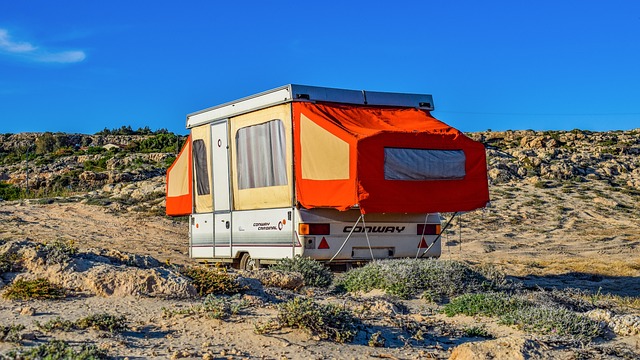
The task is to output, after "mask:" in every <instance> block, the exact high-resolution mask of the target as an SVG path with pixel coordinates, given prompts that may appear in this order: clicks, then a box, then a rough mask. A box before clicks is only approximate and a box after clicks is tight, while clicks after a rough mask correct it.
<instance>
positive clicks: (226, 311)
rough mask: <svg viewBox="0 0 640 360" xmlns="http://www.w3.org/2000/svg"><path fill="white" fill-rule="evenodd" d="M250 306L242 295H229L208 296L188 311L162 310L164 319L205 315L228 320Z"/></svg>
mask: <svg viewBox="0 0 640 360" xmlns="http://www.w3.org/2000/svg"><path fill="white" fill-rule="evenodd" d="M247 306H248V303H247V301H246V300H243V299H242V298H241V297H240V294H236V295H233V296H227V295H214V294H209V295H207V296H206V297H205V298H204V300H203V301H202V304H200V305H195V306H192V307H190V308H187V309H181V310H169V309H166V308H162V311H163V317H171V316H173V315H175V314H180V315H197V314H204V315H206V316H207V317H209V318H212V319H219V320H226V319H228V318H230V317H232V316H234V315H237V314H239V313H240V312H241V311H242V310H243V309H244V308H246V307H247Z"/></svg>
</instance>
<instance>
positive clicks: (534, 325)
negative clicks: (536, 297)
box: [500, 306, 602, 340]
mask: <svg viewBox="0 0 640 360" xmlns="http://www.w3.org/2000/svg"><path fill="white" fill-rule="evenodd" d="M500 323H501V324H505V325H516V326H517V327H519V328H520V329H522V330H524V331H527V332H534V333H539V334H544V335H559V336H567V335H568V336H573V337H576V338H579V339H589V340H590V339H593V338H595V337H597V336H600V335H601V334H602V329H601V328H600V325H599V324H598V322H597V321H594V320H591V319H589V318H587V317H586V316H583V315H579V314H576V313H575V312H573V311H570V310H567V309H564V308H552V307H548V306H529V307H524V308H520V309H516V310H514V311H513V312H511V313H508V314H505V315H503V316H502V317H501V318H500Z"/></svg>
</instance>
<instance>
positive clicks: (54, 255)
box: [42, 240, 78, 265]
mask: <svg viewBox="0 0 640 360" xmlns="http://www.w3.org/2000/svg"><path fill="white" fill-rule="evenodd" d="M42 251H44V253H45V262H46V263H47V264H48V265H53V264H58V265H66V264H67V263H68V262H69V261H70V260H71V258H72V257H73V256H74V255H75V254H77V253H78V248H76V246H75V244H74V241H73V240H69V241H62V240H55V241H53V242H51V243H46V244H44V246H43V247H42Z"/></svg>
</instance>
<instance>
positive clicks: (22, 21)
mask: <svg viewBox="0 0 640 360" xmlns="http://www.w3.org/2000/svg"><path fill="white" fill-rule="evenodd" d="M288 83H298V84H307V85H315V86H328V87H338V88H348V89H365V90H375V91H393V92H415V93H429V94H433V96H434V102H435V106H436V110H435V111H434V112H433V115H434V116H436V117H437V118H439V119H441V120H443V121H445V122H447V123H448V124H450V125H452V126H455V127H457V128H459V129H461V130H463V131H480V130H486V129H492V130H506V129H514V130H515V129H535V130H556V129H574V128H581V129H589V130H617V129H632V128H639V127H640V2H636V1H620V0H614V1H608V2H605V1H590V0H583V1H546V0H541V1H513V0H512V1H445V0H443V1H432V0H422V1H402V0H399V1H393V2H391V1H389V2H387V1H384V2H383V1H333V0H330V1H329V0H327V1H322V2H310V1H278V2H268V1H236V2H224V3H222V2H213V1H181V2H177V1H176V2H173V1H157V0H156V1H130V0H129V1H126V2H125V1H120V0H113V1H105V2H96V1H65V0H60V1H44V0H29V1H2V2H1V3H0V133H8V132H10V133H16V132H23V131H63V132H74V133H95V132H97V131H99V130H102V129H103V128H105V127H107V128H116V127H120V126H122V125H131V126H132V127H134V128H137V127H142V126H149V127H151V128H152V129H158V128H167V129H169V130H171V131H174V132H179V133H186V131H185V129H184V126H185V117H186V114H188V113H191V112H194V111H197V110H200V109H203V108H206V107H209V106H213V105H217V104H220V103H223V102H227V101H231V100H234V99H237V98H240V97H244V96H248V95H251V94H254V93H257V92H261V91H264V90H268V89H271V88H275V87H278V86H280V85H284V84H288Z"/></svg>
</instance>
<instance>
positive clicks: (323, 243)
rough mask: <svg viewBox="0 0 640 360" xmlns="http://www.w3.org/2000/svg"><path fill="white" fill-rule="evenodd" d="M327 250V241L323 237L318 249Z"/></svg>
mask: <svg viewBox="0 0 640 360" xmlns="http://www.w3.org/2000/svg"><path fill="white" fill-rule="evenodd" d="M328 248H329V243H328V242H327V239H325V238H324V236H323V237H322V240H320V245H318V249H328Z"/></svg>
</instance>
